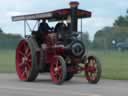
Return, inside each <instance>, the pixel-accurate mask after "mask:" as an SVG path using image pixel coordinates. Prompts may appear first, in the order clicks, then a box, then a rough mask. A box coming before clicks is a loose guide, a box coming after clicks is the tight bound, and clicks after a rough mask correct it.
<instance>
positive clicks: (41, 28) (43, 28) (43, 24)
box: [38, 19, 51, 32]
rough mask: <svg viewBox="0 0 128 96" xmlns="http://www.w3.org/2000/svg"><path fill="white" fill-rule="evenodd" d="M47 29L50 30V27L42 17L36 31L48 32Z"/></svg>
mask: <svg viewBox="0 0 128 96" xmlns="http://www.w3.org/2000/svg"><path fill="white" fill-rule="evenodd" d="M49 30H51V28H50V27H49V25H48V24H47V23H46V20H45V19H43V21H42V22H41V23H40V25H39V28H38V31H39V32H48V31H49Z"/></svg>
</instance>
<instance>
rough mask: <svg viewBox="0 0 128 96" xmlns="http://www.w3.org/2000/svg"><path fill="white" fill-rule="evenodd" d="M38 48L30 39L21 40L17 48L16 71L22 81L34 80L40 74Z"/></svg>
mask: <svg viewBox="0 0 128 96" xmlns="http://www.w3.org/2000/svg"><path fill="white" fill-rule="evenodd" d="M36 59H37V58H36V50H35V49H34V47H33V45H32V44H31V43H30V42H29V41H28V40H25V39H24V40H21V41H20V43H19V45H18V47H17V49H16V71H17V74H18V77H19V79H20V80H22V81H34V80H35V79H36V77H37V75H38V66H37V63H36V62H37V61H36Z"/></svg>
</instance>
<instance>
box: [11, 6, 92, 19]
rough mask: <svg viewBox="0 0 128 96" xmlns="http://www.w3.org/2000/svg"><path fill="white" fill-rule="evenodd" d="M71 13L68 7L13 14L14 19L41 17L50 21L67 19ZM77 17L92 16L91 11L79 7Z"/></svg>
mask: <svg viewBox="0 0 128 96" xmlns="http://www.w3.org/2000/svg"><path fill="white" fill-rule="evenodd" d="M70 14H71V9H70V8H67V9H59V10H55V11H50V12H45V13H36V14H29V15H21V16H13V17H12V21H22V20H40V19H48V20H49V21H58V20H66V19H67V18H68V16H70ZM77 17H78V18H88V17H91V12H89V11H86V10H81V9H78V10H77Z"/></svg>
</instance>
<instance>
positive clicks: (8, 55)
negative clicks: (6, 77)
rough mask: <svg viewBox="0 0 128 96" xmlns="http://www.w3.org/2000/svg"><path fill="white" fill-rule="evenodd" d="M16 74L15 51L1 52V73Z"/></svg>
mask: <svg viewBox="0 0 128 96" xmlns="http://www.w3.org/2000/svg"><path fill="white" fill-rule="evenodd" d="M5 72H6V73H10V72H15V51H14V50H0V73H5Z"/></svg>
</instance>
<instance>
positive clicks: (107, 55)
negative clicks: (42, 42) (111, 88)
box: [0, 50, 128, 80]
mask: <svg viewBox="0 0 128 96" xmlns="http://www.w3.org/2000/svg"><path fill="white" fill-rule="evenodd" d="M88 54H93V55H95V56H97V57H98V58H99V60H100V61H101V64H102V71H103V72H102V77H103V78H105V79H118V80H128V52H117V51H89V52H88ZM0 72H1V73H4V72H6V73H12V72H15V51H14V50H0Z"/></svg>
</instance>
